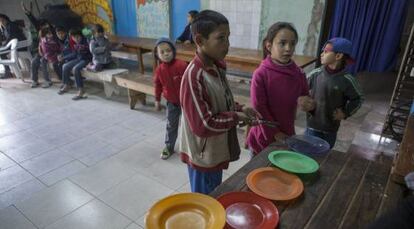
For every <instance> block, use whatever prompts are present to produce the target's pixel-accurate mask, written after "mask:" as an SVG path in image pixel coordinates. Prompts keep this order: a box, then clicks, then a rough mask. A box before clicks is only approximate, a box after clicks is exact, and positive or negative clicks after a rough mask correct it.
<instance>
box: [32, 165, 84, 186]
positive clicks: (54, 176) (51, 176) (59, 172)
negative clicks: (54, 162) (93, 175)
mask: <svg viewBox="0 0 414 229" xmlns="http://www.w3.org/2000/svg"><path fill="white" fill-rule="evenodd" d="M84 168H86V166H85V165H84V164H82V163H81V162H79V161H77V160H73V161H71V162H69V163H67V164H65V165H63V166H62V167H59V168H57V169H55V170H52V171H50V172H48V173H46V174H44V175H42V176H40V177H39V179H40V180H41V181H42V182H43V183H45V184H46V185H47V186H52V185H54V184H55V183H57V182H59V181H61V180H63V179H65V178H67V177H70V176H72V175H74V174H77V173H78V172H79V171H81V170H83V169H84Z"/></svg>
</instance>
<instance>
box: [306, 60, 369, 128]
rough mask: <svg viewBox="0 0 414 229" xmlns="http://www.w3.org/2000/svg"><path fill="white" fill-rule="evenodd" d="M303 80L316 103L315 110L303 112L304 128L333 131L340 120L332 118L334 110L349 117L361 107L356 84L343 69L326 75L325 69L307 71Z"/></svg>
mask: <svg viewBox="0 0 414 229" xmlns="http://www.w3.org/2000/svg"><path fill="white" fill-rule="evenodd" d="M307 79H308V84H309V89H310V95H311V97H312V98H313V99H314V100H315V101H316V108H315V109H314V110H313V111H312V112H308V113H307V125H308V127H309V128H312V129H315V130H319V131H326V132H337V131H338V129H339V125H340V121H337V120H334V119H333V114H334V111H335V110H336V109H338V108H340V109H342V111H343V112H344V113H345V116H346V117H349V116H351V115H353V114H354V113H355V112H356V111H357V110H358V109H359V108H360V107H361V104H362V102H363V99H364V97H363V94H362V91H361V89H360V87H359V85H358V82H357V81H356V79H355V77H354V76H352V75H351V74H349V73H347V72H346V70H342V71H339V72H336V73H329V72H328V71H327V70H326V67H325V66H322V67H320V68H317V69H315V70H313V71H312V72H310V73H309V74H308V76H307Z"/></svg>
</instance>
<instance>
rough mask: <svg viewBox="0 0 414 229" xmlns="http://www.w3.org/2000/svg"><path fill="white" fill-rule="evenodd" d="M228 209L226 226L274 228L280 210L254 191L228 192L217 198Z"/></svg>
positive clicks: (238, 228)
mask: <svg viewBox="0 0 414 229" xmlns="http://www.w3.org/2000/svg"><path fill="white" fill-rule="evenodd" d="M217 200H218V201H219V202H220V203H221V204H222V205H223V207H224V208H225V209H226V227H225V228H228V229H230V228H232V229H233V228H237V229H247V228H249V229H253V228H257V229H259V228H260V229H267V228H269V229H274V228H276V226H277V224H278V223H279V211H278V210H277V208H276V206H275V205H274V204H273V203H272V202H271V201H270V200H267V199H265V198H263V197H261V196H258V195H256V194H254V193H252V192H228V193H225V194H223V195H221V196H219V197H218V198H217Z"/></svg>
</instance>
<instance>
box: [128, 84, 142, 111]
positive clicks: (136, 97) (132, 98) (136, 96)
mask: <svg viewBox="0 0 414 229" xmlns="http://www.w3.org/2000/svg"><path fill="white" fill-rule="evenodd" d="M145 97H146V96H145V94H144V93H141V92H138V91H134V90H131V89H128V99H129V107H130V108H131V110H132V109H134V108H135V105H136V104H137V102H138V101H140V102H141V104H142V105H145V104H146V100H145Z"/></svg>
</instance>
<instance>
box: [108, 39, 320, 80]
mask: <svg viewBox="0 0 414 229" xmlns="http://www.w3.org/2000/svg"><path fill="white" fill-rule="evenodd" d="M109 40H110V41H111V42H112V43H114V44H122V45H123V46H124V47H125V51H129V52H133V53H136V54H137V57H138V61H139V62H140V72H141V73H142V74H144V64H143V57H142V54H143V53H146V52H152V51H153V50H154V47H155V43H156V41H157V40H156V39H151V38H139V37H122V36H115V35H112V36H110V37H109ZM176 49H177V58H179V59H181V60H184V61H190V60H192V59H193V57H194V54H195V46H194V45H191V44H188V45H187V44H176ZM262 59H263V53H262V51H261V50H254V49H244V48H232V47H230V49H229V52H228V54H227V56H226V58H225V61H226V63H227V66H228V68H229V69H231V70H236V71H240V72H247V73H253V71H254V70H255V69H256V68H257V67H258V66H259V65H260V63H261V61H262ZM293 60H294V61H295V62H296V64H297V65H298V66H300V67H302V68H304V67H306V66H308V65H310V64H312V63H313V62H315V61H316V58H315V57H311V56H300V55H295V56H294V57H293Z"/></svg>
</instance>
